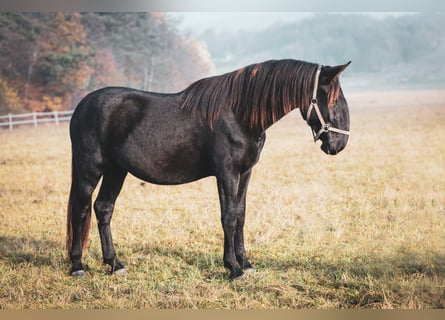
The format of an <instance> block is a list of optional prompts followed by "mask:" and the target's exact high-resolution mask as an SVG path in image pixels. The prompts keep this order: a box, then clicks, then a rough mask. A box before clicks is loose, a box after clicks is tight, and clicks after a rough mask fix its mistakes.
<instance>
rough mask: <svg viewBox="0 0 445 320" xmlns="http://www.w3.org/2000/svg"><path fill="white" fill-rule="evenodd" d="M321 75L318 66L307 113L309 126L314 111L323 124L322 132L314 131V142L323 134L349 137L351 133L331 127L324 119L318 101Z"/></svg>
mask: <svg viewBox="0 0 445 320" xmlns="http://www.w3.org/2000/svg"><path fill="white" fill-rule="evenodd" d="M320 73H321V66H318V69H317V72H316V73H315V85H314V91H313V93H312V100H311V104H310V105H309V108H308V109H307V113H306V122H307V124H308V125H309V118H310V116H311V112H312V110H313V109H314V110H315V113H316V114H317V117H318V120H319V121H320V123H321V128H320V130H318V132H315V131H314V130H313V129H312V135H313V136H314V141H317V140H318V139H320V136H321V135H322V134H323V133H325V132H329V131H331V132H336V133H341V134H345V135H347V136H349V131H346V130H341V129H337V128H334V127H331V125H330V124H328V123H326V122H325V121H324V119H323V116H322V114H321V112H320V109H319V108H318V100H317V89H318V78H319V77H320Z"/></svg>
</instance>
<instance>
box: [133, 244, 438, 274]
mask: <svg viewBox="0 0 445 320" xmlns="http://www.w3.org/2000/svg"><path fill="white" fill-rule="evenodd" d="M131 252H132V254H135V255H138V256H140V257H147V259H150V258H153V257H156V258H157V259H163V258H173V259H176V260H182V261H183V262H185V263H186V264H187V265H189V266H193V267H195V268H197V269H198V270H200V272H201V273H202V274H203V275H204V276H205V277H208V278H212V277H214V278H220V277H227V276H228V271H226V270H225V269H224V268H223V258H222V252H219V251H218V252H215V251H213V252H210V251H207V250H205V249H202V250H201V249H197V248H190V247H185V246H180V245H176V244H173V245H172V244H169V245H159V244H154V245H152V244H146V245H142V246H137V247H134V248H132V250H131ZM142 259H145V258H142ZM250 261H251V263H252V264H253V266H254V268H255V269H258V270H271V271H272V272H281V273H286V272H288V271H289V272H290V271H295V270H302V271H306V272H310V273H311V274H313V275H314V276H317V277H323V278H324V279H331V280H333V281H334V282H335V280H339V279H340V278H341V277H342V276H344V275H345V274H347V275H348V276H351V277H354V278H362V279H366V278H369V277H371V278H373V279H374V280H376V281H380V280H385V279H391V278H397V277H399V278H403V277H411V276H418V277H419V276H425V277H431V278H438V279H444V278H445V254H438V253H428V254H419V253H415V252H411V251H408V250H401V251H398V252H396V253H394V254H393V255H388V256H385V255H378V254H369V253H357V254H344V253H343V255H341V254H338V255H334V254H332V253H331V252H323V253H321V254H320V253H317V252H307V253H303V254H301V252H300V253H299V254H291V253H289V254H283V255H281V256H278V257H277V255H275V254H273V253H272V252H271V253H270V254H269V255H268V254H267V252H264V253H262V254H258V253H253V254H252V255H251V259H250Z"/></svg>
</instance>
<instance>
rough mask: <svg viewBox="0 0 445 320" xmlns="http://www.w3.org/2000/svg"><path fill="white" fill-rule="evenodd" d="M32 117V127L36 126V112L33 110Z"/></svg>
mask: <svg viewBox="0 0 445 320" xmlns="http://www.w3.org/2000/svg"><path fill="white" fill-rule="evenodd" d="M32 118H33V120H34V127H37V114H36V112H35V111H33V113H32Z"/></svg>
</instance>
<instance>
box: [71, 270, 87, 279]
mask: <svg viewBox="0 0 445 320" xmlns="http://www.w3.org/2000/svg"><path fill="white" fill-rule="evenodd" d="M86 275H87V274H86V272H85V271H84V270H77V271H73V272H71V276H72V277H74V278H85V277H86Z"/></svg>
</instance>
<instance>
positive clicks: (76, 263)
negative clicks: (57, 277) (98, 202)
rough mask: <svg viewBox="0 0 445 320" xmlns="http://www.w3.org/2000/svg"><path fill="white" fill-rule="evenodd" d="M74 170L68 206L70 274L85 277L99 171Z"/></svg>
mask: <svg viewBox="0 0 445 320" xmlns="http://www.w3.org/2000/svg"><path fill="white" fill-rule="evenodd" d="M82 172H83V174H79V172H77V170H73V182H72V185H71V193H70V201H69V206H68V211H69V215H68V241H67V247H68V251H69V257H70V259H71V263H72V267H71V272H70V274H71V275H72V276H75V277H83V276H84V275H85V270H84V267H83V265H82V250H83V248H84V247H85V246H86V242H87V239H88V233H89V228H90V219H91V196H92V194H93V191H94V189H95V187H96V185H97V183H98V182H99V179H100V176H101V174H100V172H99V170H88V172H86V171H85V172H84V171H82Z"/></svg>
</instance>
